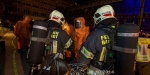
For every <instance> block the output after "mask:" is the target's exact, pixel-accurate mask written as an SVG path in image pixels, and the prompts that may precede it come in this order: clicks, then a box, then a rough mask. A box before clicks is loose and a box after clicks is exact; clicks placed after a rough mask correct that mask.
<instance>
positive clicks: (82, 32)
mask: <svg viewBox="0 0 150 75" xmlns="http://www.w3.org/2000/svg"><path fill="white" fill-rule="evenodd" d="M75 20H79V21H80V22H81V27H80V28H75V57H76V58H78V50H79V49H80V47H81V45H82V43H83V42H84V41H85V40H86V38H87V36H88V35H89V26H86V25H85V19H84V18H83V17H77V18H75Z"/></svg>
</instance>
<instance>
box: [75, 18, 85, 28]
mask: <svg viewBox="0 0 150 75" xmlns="http://www.w3.org/2000/svg"><path fill="white" fill-rule="evenodd" d="M75 20H79V21H80V22H81V28H84V27H85V19H84V18H83V17H77V18H75Z"/></svg>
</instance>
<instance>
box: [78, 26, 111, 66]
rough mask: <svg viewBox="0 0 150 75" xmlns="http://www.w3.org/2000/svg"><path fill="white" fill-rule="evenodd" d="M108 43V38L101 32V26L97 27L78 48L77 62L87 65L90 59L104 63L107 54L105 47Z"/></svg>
mask: <svg viewBox="0 0 150 75" xmlns="http://www.w3.org/2000/svg"><path fill="white" fill-rule="evenodd" d="M109 43H110V37H109V36H108V34H107V33H106V32H105V31H104V30H103V25H101V24H100V25H97V27H96V29H95V30H94V31H93V32H91V33H90V34H89V36H88V37H87V39H86V41H85V42H84V43H83V45H82V47H81V48H80V54H79V55H80V56H79V62H81V63H85V64H89V63H90V62H91V60H92V59H97V60H98V61H105V60H106V53H107V48H106V46H107V44H109Z"/></svg>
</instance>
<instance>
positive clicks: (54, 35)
mask: <svg viewBox="0 0 150 75" xmlns="http://www.w3.org/2000/svg"><path fill="white" fill-rule="evenodd" d="M48 23H49V27H50V31H51V33H50V36H49V37H50V38H51V39H52V40H53V42H52V43H53V46H52V48H53V52H54V53H64V49H67V50H73V48H74V45H73V44H74V43H73V40H72V38H71V37H70V36H69V35H68V34H67V33H66V32H65V31H64V30H62V29H61V26H60V25H59V24H58V23H57V22H54V21H49V22H48ZM55 50H56V51H55Z"/></svg>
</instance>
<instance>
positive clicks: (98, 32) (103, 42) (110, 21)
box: [78, 5, 117, 75]
mask: <svg viewBox="0 0 150 75" xmlns="http://www.w3.org/2000/svg"><path fill="white" fill-rule="evenodd" d="M93 18H94V23H95V25H96V28H95V30H94V31H92V32H91V33H90V34H89V35H88V37H87V39H86V41H85V42H84V43H83V45H82V46H81V48H80V51H79V59H78V62H79V63H84V64H88V65H89V69H88V72H87V73H88V74H91V75H104V73H105V71H106V70H107V67H105V65H103V64H105V62H106V53H107V51H108V48H107V47H108V46H107V45H108V44H109V43H110V36H109V35H108V33H107V30H109V29H111V28H113V27H114V24H116V22H117V21H116V18H115V17H114V10H113V8H112V7H111V6H110V5H105V6H102V7H100V8H98V9H97V11H96V12H95V13H94V16H93ZM105 29H106V30H105ZM104 70H105V71H104Z"/></svg>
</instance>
